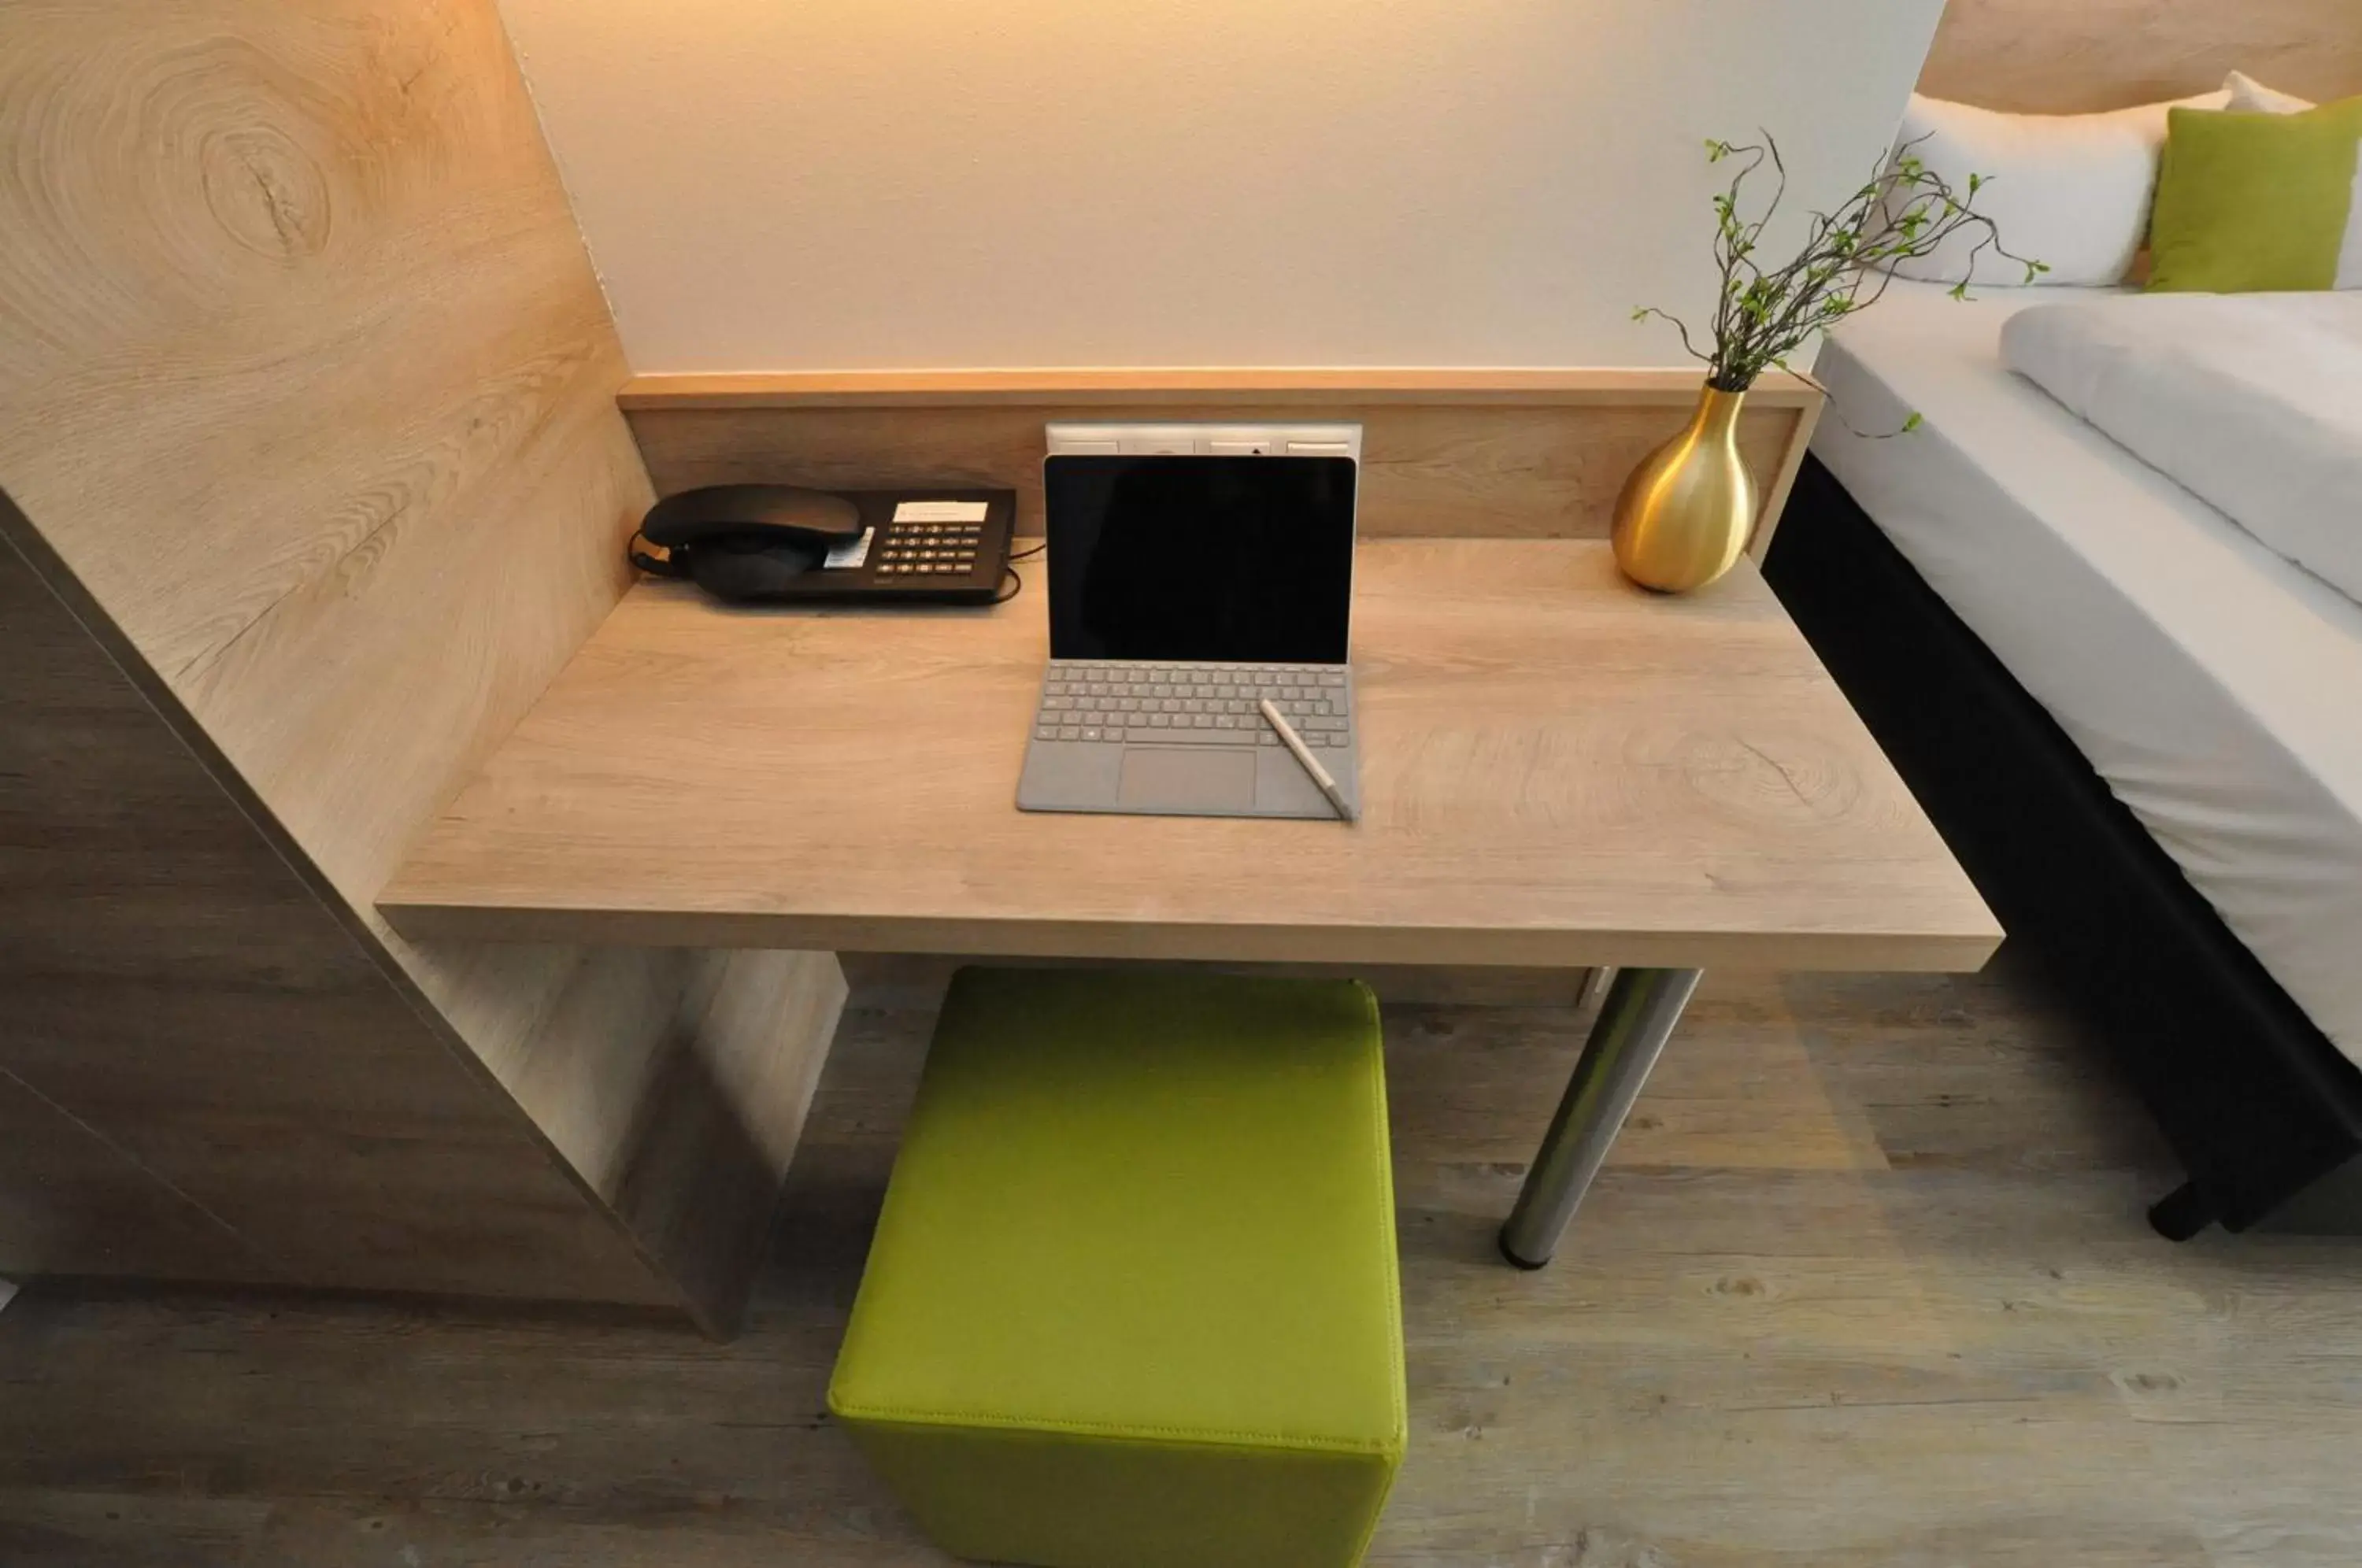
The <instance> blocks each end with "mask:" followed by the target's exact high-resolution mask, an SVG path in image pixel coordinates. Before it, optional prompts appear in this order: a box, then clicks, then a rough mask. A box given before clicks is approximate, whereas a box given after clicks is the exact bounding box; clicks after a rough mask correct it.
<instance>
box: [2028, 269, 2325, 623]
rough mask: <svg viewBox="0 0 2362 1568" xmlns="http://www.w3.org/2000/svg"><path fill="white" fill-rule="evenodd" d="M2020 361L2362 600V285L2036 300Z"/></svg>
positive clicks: (2122, 441)
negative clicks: (2358, 288) (2332, 289)
mask: <svg viewBox="0 0 2362 1568" xmlns="http://www.w3.org/2000/svg"><path fill="white" fill-rule="evenodd" d="M2001 342H2002V358H2003V360H2004V362H2006V363H2007V364H2008V366H2009V367H2010V369H2012V370H2015V371H2017V372H2018V373H2019V374H2021V375H2023V376H2025V377H2026V378H2027V379H2028V380H2030V381H2033V382H2034V383H2035V384H2036V385H2037V386H2039V387H2041V388H2042V390H2043V391H2045V392H2048V393H2049V394H2050V395H2051V396H2052V397H2054V398H2057V399H2058V401H2059V402H2060V403H2065V404H2066V405H2067V406H2068V407H2069V408H2070V409H2071V410H2073V411H2074V412H2075V413H2076V414H2080V415H2081V416H2082V417H2083V418H2084V419H2085V420H2087V421H2089V422H2090V423H2091V424H2092V425H2095V426H2097V427H2098V428H2099V429H2100V430H2101V431H2102V432H2103V434H2105V435H2106V436H2109V437H2110V438H2112V439H2113V440H2114V441H2115V442H2116V444H2117V445H2119V446H2121V447H2125V449H2127V450H2128V451H2130V452H2131V453H2132V454H2133V455H2134V456H2136V457H2137V458H2140V459H2141V460H2142V461H2144V462H2146V463H2147V464H2148V465H2149V466H2150V467H2152V468H2155V469H2160V470H2162V471H2163V472H2165V473H2166V474H2167V475H2169V476H2170V477H2171V478H2172V479H2174V480H2177V481H2178V482H2179V483H2180V484H2181V485H2182V487H2183V488H2185V489H2187V490H2190V491H2193V492H2195V493H2196V494H2197V495H2198V496H2199V497H2200V498H2201V499H2202V500H2204V501H2205V502H2208V503H2209V504H2211V505H2213V507H2214V508H2215V509H2216V510H2217V511H2219V512H2221V513H2224V515H2225V516H2227V517H2229V518H2230V519H2231V520H2232V521H2233V522H2235V523H2236V524H2238V525H2239V526H2240V527H2242V528H2244V529H2246V531H2247V532H2248V533H2250V534H2252V535H2254V536H2256V537H2257V539H2259V540H2261V541H2262V542H2263V543H2264V544H2265V545H2267V546H2268V547H2271V548H2272V549H2273V550H2274V551H2276V552H2277V553H2279V555H2281V556H2284V557H2286V558H2288V559H2290V560H2292V561H2294V562H2296V563H2297V565H2299V566H2301V567H2302V568H2304V569H2306V570H2307V571H2310V572H2312V574H2313V575H2314V576H2315V577H2318V578H2320V579H2322V580H2323V581H2326V582H2327V583H2329V584H2330V585H2331V586H2332V587H2334V588H2335V589H2337V590H2338V591H2340V592H2342V593H2344V594H2345V596H2346V597H2347V598H2348V599H2351V600H2354V601H2355V602H2357V603H2362V293H2355V292H2345V293H2286V294H2140V295H2127V296H2119V297H2115V298H2109V299H2102V300H2094V301H2092V302H2090V303H2088V304H2080V303H2079V304H2047V305H2037V306H2036V307H2034V308H2032V309H2029V310H2024V311H2020V312H2019V313H2018V314H2017V315H2014V316H2012V317H2010V319H2009V321H2008V323H2007V324H2006V325H2004V326H2003V328H2002V334H2001Z"/></svg>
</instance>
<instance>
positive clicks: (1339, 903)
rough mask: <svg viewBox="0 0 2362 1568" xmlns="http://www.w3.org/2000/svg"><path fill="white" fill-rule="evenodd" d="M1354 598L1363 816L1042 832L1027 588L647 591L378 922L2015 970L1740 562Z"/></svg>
mask: <svg viewBox="0 0 2362 1568" xmlns="http://www.w3.org/2000/svg"><path fill="white" fill-rule="evenodd" d="M1354 594H1355V608H1354V649H1355V669H1356V679H1357V681H1358V691H1359V697H1358V701H1359V704H1360V708H1359V714H1360V717H1359V723H1360V725H1361V733H1362V737H1363V763H1362V767H1363V775H1362V787H1363V820H1362V822H1361V823H1359V824H1358V825H1355V826H1352V827H1348V826H1344V825H1341V824H1329V823H1297V822H1271V821H1253V820H1227V819H1218V818H1150V817H1126V816H1112V815H1101V816H1092V815H1075V814H1059V813H1030V812H1018V811H1017V810H1016V809H1015V807H1014V804H1013V801H1014V795H1015V790H1016V785H1017V776H1018V772H1019V768H1020V765H1021V761H1022V757H1023V753H1024V748H1025V744H1026V739H1027V735H1028V733H1029V731H1030V729H1031V726H1032V713H1033V705H1034V701H1035V698H1036V695H1037V693H1038V690H1039V683H1040V679H1041V673H1042V668H1043V659H1044V657H1046V653H1047V628H1046V625H1045V618H1044V611H1043V605H1044V595H1043V591H1042V590H1041V587H1040V585H1039V583H1038V580H1037V582H1036V584H1035V586H1034V587H1033V588H1032V590H1031V591H1029V592H1027V593H1026V594H1024V595H1022V596H1021V597H1020V598H1018V599H1017V600H1016V601H1015V602H1012V603H1010V604H1007V605H1004V606H1001V607H999V608H998V609H996V610H992V611H988V612H974V613H960V614H955V615H944V616H927V617H915V616H910V615H883V616H881V615H878V614H875V613H861V612H853V613H813V614H795V613H789V614H750V613H730V612H725V611H722V610H718V609H716V608H714V607H713V606H712V605H711V604H709V603H707V602H703V601H701V600H700V599H698V598H697V597H695V596H694V594H693V593H691V592H688V591H683V590H682V587H681V585H678V584H662V583H646V584H643V585H642V586H641V587H639V588H637V589H635V590H634V591H633V592H632V594H631V595H630V597H628V598H627V599H626V600H625V601H624V604H623V606H622V607H621V608H620V609H619V610H618V611H617V612H616V613H615V614H614V615H613V617H612V618H610V620H609V621H608V623H607V624H606V625H605V626H603V627H602V628H601V631H600V634H599V635H598V636H597V637H595V638H594V639H593V640H592V641H591V643H590V646H587V647H586V648H585V649H584V650H583V651H582V653H581V654H580V655H579V656H577V657H576V658H575V660H574V661H573V663H571V664H570V665H569V666H568V668H567V669H566V671H565V673H564V674H562V675H561V676H560V677H559V678H558V679H557V682H556V683H555V684H554V685H553V686H552V688H551V690H550V691H549V694H548V695H547V696H546V698H544V700H543V701H541V702H540V703H539V704H538V705H537V706H536V707H535V710H534V712H532V713H531V714H529V715H527V717H526V718H525V720H524V723H522V724H520V725H519V727H518V729H517V732H516V734H514V735H513V736H512V737H511V739H510V740H509V742H508V743H507V744H506V745H503V746H502V748H501V750H500V751H499V752H498V753H497V754H496V755H495V756H493V758H492V760H491V763H490V764H489V765H488V766H487V767H486V769H485V771H484V772H483V773H482V774H481V775H480V777H479V778H477V779H476V780H475V781H474V782H473V783H471V784H470V785H469V786H468V788H467V790H465V791H464V792H463V793H462V794H461V795H460V796H459V797H458V800H457V801H455V803H454V804H453V805H452V807H451V808H450V810H448V811H447V812H445V813H444V814H443V815H442V816H441V817H440V818H439V819H438V820H437V822H436V824H435V826H434V827H433V829H432V830H431V831H430V832H429V833H428V834H426V835H425V837H424V838H423V839H422V840H421V842H420V845H419V847H418V849H417V851H416V853H415V854H414V856H413V857H412V858H411V860H410V861H409V862H408V863H407V864H406V865H405V866H404V867H403V870H402V872H401V873H400V875H399V876H398V877H397V878H396V879H395V880H394V882H393V883H392V885H391V886H390V887H389V888H388V889H387V891H386V893H385V894H384V896H383V899H382V901H381V907H382V908H383V909H384V910H385V911H386V912H387V913H388V914H389V916H390V917H391V918H392V920H393V921H394V922H395V923H396V924H397V925H398V926H400V927H401V928H403V929H404V930H406V931H409V932H410V933H413V934H414V935H416V936H432V937H438V938H451V937H462V938H479V937H480V938H498V937H503V936H505V937H508V938H511V939H513V940H520V941H573V940H580V941H613V942H624V943H635V944H640V943H644V944H664V943H678V944H683V945H690V946H812V947H828V948H833V949H844V950H858V951H922V952H954V953H959V952H966V953H1029V954H1054V955H1097V956H1108V957H1149V956H1155V957H1164V958H1195V959H1223V960H1253V961H1301V962H1314V963H1318V962H1330V963H1356V964H1389V963H1394V964H1444V965H1451V964H1470V965H1501V966H1564V967H1576V966H1589V965H1594V964H1681V965H1693V964H1704V965H1716V964H1722V963H1730V962H1736V963H1744V964H1748V965H1750V966H1794V967H1858V968H1917V967H1938V968H1940V967H1945V966H1959V967H1974V966H1976V965H1977V964H1979V963H1981V961H1982V960H1983V958H1984V956H1985V955H1987V954H1988V953H1990V952H1991V951H1992V947H1993V945H1994V944H1995V942H1996V941H1997V940H1998V938H1999V934H2000V933H1999V931H1998V929H1997V928H1996V927H1995V926H1994V924H1993V922H1992V917H1991V916H1990V915H1989V914H1987V913H1986V912H1985V910H1984V906H1983V905H1982V904H1981V902H1980V901H1979V900H1978V899H1977V896H1976V893H1975V891H1974V889H1971V888H1970V886H1969V883H1968V881H1967V879H1966V878H1965V877H1963V876H1962V875H1961V873H1960V871H1959V868H1958V867H1956V866H1955V865H1954V864H1953V862H1952V859H1951V856H1949V855H1948V853H1947V852H1946V850H1945V849H1944V846H1943V845H1942V842H1941V841H1940V840H1939V839H1937V836H1936V834H1935V830H1934V829H1933V828H1931V827H1930V826H1929V825H1928V824H1927V822H1926V818H1925V817H1923V816H1922V815H1921V814H1920V812H1919V810H1918V808H1917V806H1916V805H1915V803H1914V802H1913V801H1912V800H1911V797H1910V796H1909V794H1908V793H1907V792H1906V791H1905V790H1904V788H1903V785H1902V784H1901V782H1900V781H1899V780H1898V779H1897V778H1895V776H1894V774H1893V770H1892V769H1891V768H1889V767H1888V766H1887V764H1886V761H1885V758H1884V757H1883V756H1882V754H1881V753H1880V752H1879V750H1878V747H1877V745H1875V744H1874V743H1873V742H1872V741H1871V738H1870V736H1869V734H1867V733H1866V732H1865V731H1864V730H1863V729H1862V727H1861V725H1860V722H1859V721H1858V720H1857V719H1856V718H1855V717H1854V715H1853V713H1852V712H1851V710H1850V709H1849V708H1848V707H1847V706H1846V704H1845V701H1844V700H1843V698H1841V697H1840V696H1839V695H1838V691H1837V689H1836V687H1835V686H1833V685H1832V684H1831V683H1830V682H1829V680H1828V678H1827V675H1826V674H1825V673H1824V672H1823V671H1822V669H1821V668H1820V666H1819V665H1818V664H1817V663H1816V661H1815V660H1814V658H1813V657H1812V654H1811V652H1810V650H1808V649H1807V648H1806V647H1805V644H1804V641H1803V639H1802V638H1801V637H1800V636H1799V635H1798V634H1797V632H1796V630H1795V628H1794V625H1793V624H1791V623H1790V622H1789V620H1788V618H1787V616H1786V615H1785V613H1783V612H1782V611H1781V609H1780V607H1779V605H1778V603H1777V602H1775V601H1774V600H1773V599H1772V598H1771V594H1770V592H1769V591H1768V590H1766V589H1765V587H1764V586H1763V583H1762V580H1761V579H1760V577H1758V576H1757V575H1756V573H1755V571H1754V569H1753V568H1752V566H1751V565H1743V566H1741V567H1740V568H1739V569H1738V571H1736V572H1734V573H1733V574H1732V575H1731V576H1730V577H1729V578H1727V579H1726V580H1724V581H1723V582H1722V583H1720V584H1718V585H1716V588H1715V589H1714V590H1712V591H1707V592H1705V593H1701V594H1698V595H1695V596H1693V597H1691V598H1687V599H1682V600H1667V599H1661V598H1658V597H1655V596H1652V595H1649V594H1646V593H1643V592H1642V591H1639V590H1638V589H1635V588H1632V587H1631V586H1630V585H1629V584H1628V583H1626V582H1625V581H1624V580H1622V579H1621V578H1620V577H1619V576H1617V572H1616V569H1615V566H1614V563H1613V561H1612V559H1611V558H1610V557H1609V554H1608V551H1607V549H1606V547H1605V546H1604V545H1600V544H1596V543H1590V542H1580V541H1520V540H1499V539H1459V540H1445V539H1429V540H1392V541H1385V542H1381V543H1374V544H1368V545H1365V546H1363V548H1362V550H1361V552H1360V556H1359V558H1358V560H1357V563H1356V568H1355V584H1354ZM681 801H695V802H696V803H697V806H696V811H695V812H694V813H693V815H684V814H683V813H682V812H680V811H679V810H678V809H677V808H678V805H679V802H681ZM1082 868H1087V870H1084V869H1082Z"/></svg>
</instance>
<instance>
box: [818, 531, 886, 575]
mask: <svg viewBox="0 0 2362 1568" xmlns="http://www.w3.org/2000/svg"><path fill="white" fill-rule="evenodd" d="M876 532H877V529H875V528H864V529H863V530H861V537H859V538H858V539H847V540H846V541H845V542H844V543H843V544H842V545H831V546H830V547H829V549H828V554H827V555H826V556H825V557H824V558H822V560H821V563H820V564H821V569H822V571H841V570H843V569H844V568H846V567H857V566H859V565H860V564H861V563H862V562H864V561H866V560H867V559H868V558H869V536H871V535H872V534H875V533H876Z"/></svg>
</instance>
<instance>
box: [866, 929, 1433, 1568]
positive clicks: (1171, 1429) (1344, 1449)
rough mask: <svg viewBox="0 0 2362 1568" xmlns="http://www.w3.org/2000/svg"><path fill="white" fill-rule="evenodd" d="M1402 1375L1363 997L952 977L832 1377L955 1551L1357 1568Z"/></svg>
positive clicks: (1370, 1019) (1293, 988)
mask: <svg viewBox="0 0 2362 1568" xmlns="http://www.w3.org/2000/svg"><path fill="white" fill-rule="evenodd" d="M1402 1367H1403V1350H1402V1318H1401V1294H1400V1290H1399V1287H1398V1286H1397V1283H1396V1274H1395V1235H1394V1196H1393V1185H1392V1180H1391V1176H1390V1174H1389V1164H1388V1151H1387V1143H1386V1118H1385V1077H1384V1067H1383V1060H1382V1056H1381V1054H1380V1050H1379V1033H1378V1014H1377V1005H1376V1002H1375V1001H1374V999H1373V998H1372V997H1371V995H1370V993H1369V992H1368V990H1367V989H1365V988H1363V987H1361V986H1359V985H1355V984H1352V983H1350V982H1327V981H1302V980H1266V979H1243V978H1232V977H1200V976H1176V975H1162V974H1135V973H1123V972H1105V971H1080V970H1032V971H1028V970H1006V969H966V970H963V971H961V973H960V974H959V976H958V977H956V978H955V981H954V982H953V985H952V989H951V994H950V996H949V998H948V999H946V1001H945V1003H944V1012H943V1018H942V1021H941V1022H940V1023H939V1024H938V1025H937V1028H936V1031H935V1038H934V1043H933V1048H932V1050H931V1051H930V1053H929V1055H928V1058H927V1067H926V1074H925V1077H924V1079H923V1080H922V1084H921V1086H920V1090H919V1098H918V1102H917V1104H916V1106H915V1107H914V1108H913V1110H912V1111H911V1121H910V1126H909V1130H908V1131H907V1132H905V1134H904V1137H903V1143H902V1149H901V1153H900V1156H899V1157H898V1158H897V1160H896V1161H895V1165H894V1176H893V1181H892V1183H891V1185H890V1186H889V1188H888V1190H887V1195H886V1206H885V1209H884V1212H883V1214H882V1215H881V1216H880V1218H879V1220H878V1226H877V1239H876V1241H875V1242H873V1243H872V1245H871V1248H870V1253H869V1263H868V1267H867V1269H866V1272H865V1273H864V1275H863V1276H862V1281H861V1293H860V1296H859V1297H858V1299H857V1300H856V1301H855V1306H854V1311H853V1319H852V1322H851V1324H850V1325H849V1327H848V1328H847V1330H846V1332H845V1339H844V1350H843V1352H842V1353H841V1354H840V1355H839V1357H838V1360H837V1365H836V1375H835V1378H834V1380H833V1383H832V1385H831V1386H830V1389H829V1408H830V1409H831V1410H833V1411H834V1412H835V1414H836V1415H837V1417H838V1418H839V1419H841V1420H843V1421H844V1423H845V1424H846V1426H847V1427H848V1428H849V1429H850V1430H851V1431H852V1433H853V1435H854V1437H855V1441H857V1442H859V1444H860V1445H861V1447H862V1450H863V1452H865V1453H866V1455H867V1456H868V1457H869V1459H870V1461H871V1463H873V1464H874V1465H875V1466H876V1467H877V1470H878V1471H879V1472H880V1473H881V1474H883V1475H884V1476H885V1477H886V1479H887V1480H888V1482H889V1484H890V1485H892V1486H893V1487H894V1489H895V1491H896V1492H897V1494H898V1495H899V1496H900V1497H901V1498H902V1499H903V1501H904V1502H905V1504H906V1505H907V1506H908V1507H910V1508H911V1512H912V1513H913V1514H914V1515H915V1516H916V1517H917V1518H918V1519H919V1521H920V1523H921V1524H922V1526H923V1527H924V1528H925V1529H927V1531H928V1533H929V1534H930V1535H932V1536H933V1538H934V1539H935V1540H936V1541H937V1543H938V1544H940V1545H942V1546H944V1548H946V1549H947V1550H949V1551H953V1552H955V1553H956V1554H958V1555H961V1556H966V1557H974V1558H983V1559H988V1560H992V1561H999V1562H1025V1563H1040V1564H1048V1565H1051V1568H1162V1565H1164V1564H1171V1565H1172V1568H1211V1565H1213V1564H1221V1565H1224V1568H1258V1565H1262V1564H1269V1565H1271V1568H1325V1565H1330V1564H1334V1565H1338V1568H1344V1565H1348V1564H1351V1563H1353V1562H1358V1561H1359V1560H1360V1557H1361V1554H1362V1551H1363V1547H1364V1546H1365V1545H1366V1543H1367V1541H1368V1538H1369V1534H1370V1531H1371V1530H1372V1529H1374V1527H1375V1525H1376V1522H1377V1517H1378V1512H1379V1510H1380V1508H1381V1507H1383V1506H1384V1503H1385V1494H1386V1490H1387V1488H1388V1486H1389V1485H1391V1484H1392V1480H1393V1476H1394V1473H1395V1470H1396V1466H1397V1465H1398V1464H1399V1463H1400V1461H1401V1457H1402V1452H1403V1448H1404V1444H1405V1441H1406V1427H1405V1420H1404V1414H1403V1371H1402Z"/></svg>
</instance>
